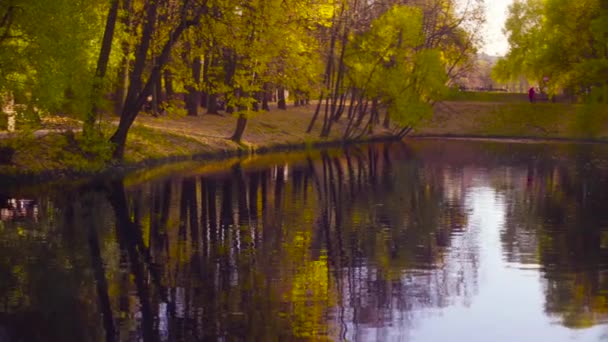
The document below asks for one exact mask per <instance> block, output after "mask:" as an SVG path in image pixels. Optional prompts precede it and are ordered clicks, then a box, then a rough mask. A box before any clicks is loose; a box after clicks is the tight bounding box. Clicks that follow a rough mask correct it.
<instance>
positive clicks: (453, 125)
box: [413, 101, 608, 140]
mask: <svg viewBox="0 0 608 342" xmlns="http://www.w3.org/2000/svg"><path fill="white" fill-rule="evenodd" d="M607 119H608V106H605V105H581V104H565V103H527V102H519V103H497V102H472V101H454V102H443V103H438V104H436V105H435V109H434V115H433V117H432V118H430V119H428V120H426V121H424V122H422V123H421V124H420V125H419V126H418V127H417V128H416V129H415V131H414V132H413V135H414V136H463V137H466V136H479V137H505V138H506V137H508V138H545V139H582V140H606V139H608V120H607Z"/></svg>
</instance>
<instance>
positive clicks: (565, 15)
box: [493, 0, 608, 97]
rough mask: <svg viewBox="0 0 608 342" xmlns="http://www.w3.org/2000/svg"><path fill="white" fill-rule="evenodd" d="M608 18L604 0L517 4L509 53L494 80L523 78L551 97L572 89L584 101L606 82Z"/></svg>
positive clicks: (509, 21) (531, 0)
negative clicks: (602, 0)
mask: <svg viewBox="0 0 608 342" xmlns="http://www.w3.org/2000/svg"><path fill="white" fill-rule="evenodd" d="M607 13H608V12H607V9H606V8H605V6H604V7H602V4H601V1H600V0H583V1H576V2H575V1H567V0H547V1H541V0H526V1H516V2H514V3H513V4H512V5H511V6H510V8H509V18H508V19H507V22H506V24H505V31H506V33H507V35H508V38H509V43H510V45H511V49H510V51H509V53H508V54H507V55H506V56H505V58H504V59H503V60H500V61H499V62H498V63H497V65H496V67H495V68H494V71H493V76H494V78H496V79H497V80H499V81H508V80H512V79H516V78H517V77H518V76H519V75H525V76H526V77H527V78H528V80H529V81H531V83H532V84H536V85H538V86H540V87H541V88H542V89H543V90H545V91H546V92H547V93H549V94H557V93H559V92H560V91H563V90H570V91H571V92H574V93H576V94H579V95H581V96H584V97H586V96H587V95H589V94H590V92H591V89H592V88H594V87H597V86H602V85H604V84H606V82H607V81H608V78H606V73H608V35H607V34H606V32H608V16H607ZM545 78H548V80H545Z"/></svg>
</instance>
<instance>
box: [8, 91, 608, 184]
mask: <svg viewBox="0 0 608 342" xmlns="http://www.w3.org/2000/svg"><path fill="white" fill-rule="evenodd" d="M314 110H315V106H314V105H308V106H301V107H290V108H289V109H288V110H276V109H275V110H271V111H269V112H262V113H257V114H256V115H254V116H252V117H251V118H250V120H249V123H248V126H247V130H246V132H245V135H244V141H243V143H241V144H237V143H235V142H233V141H231V140H230V139H229V138H230V136H231V135H232V133H233V130H234V128H235V125H236V118H235V117H234V116H232V115H227V114H226V115H199V116H192V117H189V116H177V115H166V116H160V117H153V116H150V115H147V114H145V113H142V114H141V115H140V116H139V117H138V118H137V120H136V122H135V124H134V126H133V128H132V130H131V131H130V133H129V137H128V141H127V148H126V151H125V162H126V165H127V166H134V167H137V166H145V165H151V164H158V163H160V162H165V161H187V160H189V159H191V157H192V156H197V155H198V156H204V157H205V158H208V159H212V158H215V159H217V158H228V157H233V156H237V155H244V154H251V153H255V152H260V151H273V150H282V149H285V148H309V147H312V146H314V145H315V144H317V143H321V142H332V141H333V142H339V141H340V140H341V138H342V136H341V132H342V131H343V130H344V125H345V122H338V123H337V124H335V126H334V129H333V130H332V133H331V135H330V136H329V137H328V138H324V139H322V138H320V137H319V132H320V130H321V125H322V118H321V117H320V118H319V120H317V123H316V125H315V127H314V129H313V131H312V132H311V133H306V128H307V126H308V124H309V122H310V119H311V118H312V116H313V114H314ZM606 118H608V106H600V105H597V106H583V105H573V104H562V103H556V104H554V103H534V104H531V103H527V102H523V101H520V102H508V103H505V102H503V103H501V102H488V101H449V102H442V103H438V104H436V105H435V107H434V115H433V116H432V117H431V118H430V119H427V120H425V121H423V122H421V123H420V124H419V125H418V126H417V127H416V128H415V130H414V131H413V133H412V136H414V137H416V136H418V137H421V136H422V137H424V136H439V137H444V136H456V137H503V138H541V139H552V138H566V139H594V140H608V124H607V123H608V120H606ZM47 122H51V123H52V124H51V125H50V126H48V127H46V126H43V127H42V128H52V129H58V128H61V122H62V120H61V119H57V118H56V119H54V120H47ZM115 125H116V118H106V119H105V120H104V124H103V132H104V135H105V138H104V141H105V140H107V137H109V135H110V134H111V133H112V131H113V129H114V127H115ZM76 127H78V125H75V124H74V122H73V121H69V125H68V126H66V128H69V129H75V128H76ZM375 133H376V135H375V136H376V137H378V136H385V135H386V134H387V133H388V132H385V131H383V130H376V132H375ZM78 135H79V133H78V132H76V133H69V132H64V133H49V134H46V135H43V136H41V137H34V136H33V134H31V133H30V134H27V135H22V136H20V137H19V138H18V139H17V138H14V139H0V145H7V144H8V145H10V146H13V147H14V148H15V150H16V153H15V156H14V157H13V160H12V163H11V164H10V165H0V174H23V173H26V174H27V173H30V174H40V173H53V174H70V173H75V172H76V173H78V172H82V173H90V172H98V171H101V170H104V169H106V168H107V167H108V164H107V156H108V155H109V154H108V153H109V149H108V148H106V150H107V151H106V150H104V149H103V148H98V149H95V148H94V149H93V151H92V152H91V151H88V150H83V148H82V146H80V145H79V144H78V143H77V141H76V140H77V139H78V138H77V137H78ZM99 156H106V159H104V158H99Z"/></svg>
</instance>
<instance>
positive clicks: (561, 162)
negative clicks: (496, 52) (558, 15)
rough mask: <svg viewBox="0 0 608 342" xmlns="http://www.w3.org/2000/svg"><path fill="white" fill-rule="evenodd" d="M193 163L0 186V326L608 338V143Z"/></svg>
mask: <svg viewBox="0 0 608 342" xmlns="http://www.w3.org/2000/svg"><path fill="white" fill-rule="evenodd" d="M197 170H200V169H198V168H189V169H187V170H183V171H181V172H175V173H173V174H171V175H169V176H167V175H164V176H162V175H159V176H155V177H152V176H149V175H150V174H153V173H149V174H148V176H146V177H143V176H141V177H137V176H131V177H127V178H125V179H101V180H95V181H92V182H86V183H82V182H81V183H80V184H78V185H70V184H64V185H57V186H45V187H40V188H36V187H31V186H28V187H27V188H25V187H23V188H20V187H17V186H15V187H13V188H12V189H0V341H104V340H105V341H201V340H222V341H234V340H254V341H279V340H280V341H284V340H285V341H289V340H336V341H337V340H344V341H465V340H466V341H600V340H608V146H605V145H591V144H587V145H574V144H565V143H563V144H538V143H534V144H515V143H500V142H470V141H469V142H467V141H434V140H420V141H413V142H409V143H404V144H401V143H391V144H375V145H362V146H357V147H352V148H348V149H346V150H330V151H323V152H315V153H311V154H308V155H307V154H305V153H302V154H299V155H295V156H294V155H276V156H274V157H272V158H266V159H265V160H264V161H259V160H258V161H256V160H244V161H242V162H235V163H230V164H227V165H226V167H224V168H219V167H218V168H215V169H213V171H197ZM143 179H146V180H143Z"/></svg>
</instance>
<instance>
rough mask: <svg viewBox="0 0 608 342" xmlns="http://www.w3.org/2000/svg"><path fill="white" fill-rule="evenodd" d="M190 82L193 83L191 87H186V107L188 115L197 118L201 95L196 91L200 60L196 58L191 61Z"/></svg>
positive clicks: (199, 75)
mask: <svg viewBox="0 0 608 342" xmlns="http://www.w3.org/2000/svg"><path fill="white" fill-rule="evenodd" d="M192 82H193V83H194V84H193V85H189V86H187V87H186V88H187V89H188V98H187V101H186V107H187V109H188V115H190V116H197V115H198V107H199V106H200V104H201V93H200V91H199V89H198V88H199V85H200V83H201V58H200V57H198V56H197V57H195V58H194V60H193V61H192Z"/></svg>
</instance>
